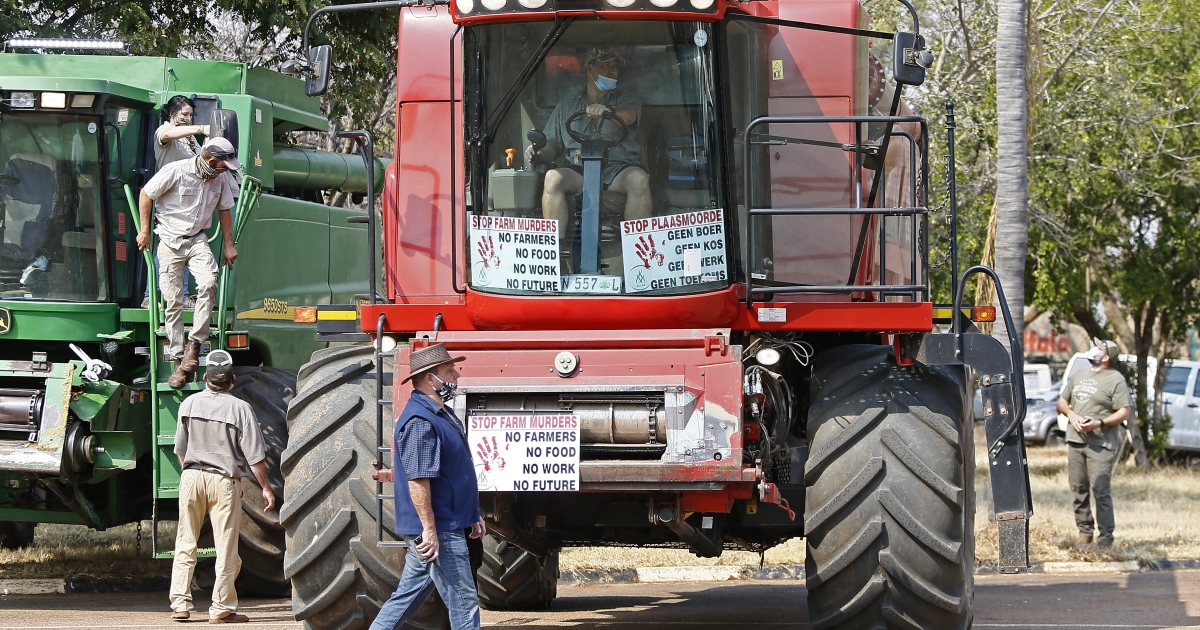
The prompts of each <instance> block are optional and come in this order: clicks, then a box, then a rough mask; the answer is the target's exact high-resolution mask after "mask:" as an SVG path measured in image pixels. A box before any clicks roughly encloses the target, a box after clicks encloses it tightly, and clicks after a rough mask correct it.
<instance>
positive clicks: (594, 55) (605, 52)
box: [583, 46, 625, 65]
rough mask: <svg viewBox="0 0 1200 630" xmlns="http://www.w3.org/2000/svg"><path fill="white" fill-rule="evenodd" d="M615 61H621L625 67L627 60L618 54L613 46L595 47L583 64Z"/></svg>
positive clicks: (588, 53)
mask: <svg viewBox="0 0 1200 630" xmlns="http://www.w3.org/2000/svg"><path fill="white" fill-rule="evenodd" d="M613 59H616V60H617V61H619V62H620V63H621V65H625V58H624V57H622V56H621V55H619V54H617V51H616V50H615V49H613V48H612V47H611V46H593V47H591V48H589V49H588V51H587V56H586V57H584V60H583V62H584V63H591V62H593V61H611V60H613Z"/></svg>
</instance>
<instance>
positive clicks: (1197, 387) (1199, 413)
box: [1168, 368, 1200, 449]
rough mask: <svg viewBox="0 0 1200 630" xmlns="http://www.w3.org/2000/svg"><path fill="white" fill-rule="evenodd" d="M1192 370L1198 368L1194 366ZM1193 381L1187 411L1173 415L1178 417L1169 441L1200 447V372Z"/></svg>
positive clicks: (1174, 443)
mask: <svg viewBox="0 0 1200 630" xmlns="http://www.w3.org/2000/svg"><path fill="white" fill-rule="evenodd" d="M1192 371H1193V372H1196V371H1197V370H1196V369H1194V368H1193V369H1192ZM1192 381H1193V383H1192V387H1191V389H1190V390H1188V391H1190V392H1191V395H1190V396H1188V399H1187V403H1186V409H1187V413H1182V414H1178V416H1175V415H1173V416H1172V417H1173V418H1174V417H1178V419H1177V420H1175V421H1174V424H1173V426H1172V427H1171V434H1170V436H1169V437H1168V442H1169V443H1171V444H1173V445H1175V446H1184V447H1188V448H1195V449H1200V374H1196V376H1195V377H1194V378H1193V379H1192Z"/></svg>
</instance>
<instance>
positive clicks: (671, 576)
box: [0, 559, 1200, 596]
mask: <svg viewBox="0 0 1200 630" xmlns="http://www.w3.org/2000/svg"><path fill="white" fill-rule="evenodd" d="M1187 569H1200V559H1190V560H1167V559H1163V560H1156V561H1154V562H1149V563H1146V564H1140V563H1139V562H1138V561H1136V560H1129V561H1126V562H1034V563H1033V566H1032V567H1030V571H1029V572H1030V573H1048V574H1078V573H1136V572H1139V571H1180V570H1187ZM998 573H999V572H998V571H997V570H996V565H995V564H983V565H979V566H977V567H975V575H997V574H998ZM734 580H750V581H774V580H804V565H802V564H774V565H772V564H768V565H765V566H761V567H760V566H757V565H713V566H681V567H640V568H637V569H571V570H567V571H562V572H560V573H559V577H558V583H559V584H560V585H562V586H593V585H603V584H654V583H664V582H728V581H734ZM170 586H171V579H170V578H167V577H148V578H131V577H110V578H100V577H94V576H91V575H80V576H76V577H73V578H68V579H49V580H43V579H12V580H5V579H0V596H4V595H61V594H75V593H81V594H82V593H154V592H166V591H167V590H169V589H170Z"/></svg>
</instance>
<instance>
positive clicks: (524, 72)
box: [471, 16, 575, 146]
mask: <svg viewBox="0 0 1200 630" xmlns="http://www.w3.org/2000/svg"><path fill="white" fill-rule="evenodd" d="M574 21H575V17H574V16H567V17H563V18H555V19H554V26H553V27H551V28H550V31H549V32H548V33H546V36H545V37H543V38H542V43H541V44H539V45H538V48H537V50H536V51H534V53H533V56H531V57H530V58H529V61H527V62H525V67H524V68H521V73H520V74H518V75H517V78H516V79H515V80H514V81H513V83H512V85H510V86H508V90H506V91H505V92H504V96H502V97H500V103H499V105H498V106H497V107H496V109H494V110H492V113H491V115H489V116H488V117H487V120H485V121H484V123H483V125H482V126H481V127H480V128H479V129H478V130H476V132H475V137H474V138H471V142H473V143H476V144H477V146H478V143H480V142H481V141H483V140H486V141H489V142H490V141H491V139H492V125H494V124H496V122H497V121H498V120H500V119H501V118H504V115H505V114H507V113H508V110H509V109H511V108H512V106H513V103H514V102H516V100H517V94H518V93H519V92H520V91H521V88H523V87H525V83H527V82H528V81H529V78H530V77H532V76H533V73H534V72H535V71H536V70H537V67H538V65H539V64H541V63H542V61H543V60H544V59H545V58H546V55H548V54H550V49H551V48H553V47H554V45H555V44H557V43H558V39H559V38H560V37H562V34H563V33H565V32H566V31H567V28H569V27H570V26H571V23H573V22H574ZM480 89H481V86H479V85H476V86H475V90H476V91H478V90H480ZM480 100H482V99H480Z"/></svg>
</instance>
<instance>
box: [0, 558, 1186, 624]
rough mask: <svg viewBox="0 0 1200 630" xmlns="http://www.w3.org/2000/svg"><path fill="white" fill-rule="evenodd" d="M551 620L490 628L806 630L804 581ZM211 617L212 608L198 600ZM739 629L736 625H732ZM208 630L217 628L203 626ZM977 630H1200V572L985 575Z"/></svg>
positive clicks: (109, 620)
mask: <svg viewBox="0 0 1200 630" xmlns="http://www.w3.org/2000/svg"><path fill="white" fill-rule="evenodd" d="M558 594H559V597H558V599H557V600H556V601H555V603H554V607H553V608H552V609H551V610H549V611H546V612H539V613H530V612H491V611H484V613H483V625H484V626H485V627H498V628H504V627H517V626H521V627H524V628H559V627H580V628H613V629H614V630H617V629H619V630H669V629H671V628H688V629H689V630H692V629H695V630H701V629H704V630H707V629H712V630H717V629H720V630H727V629H728V628H730V627H749V628H758V627H761V628H798V629H799V628H807V627H808V610H807V607H806V605H805V597H804V585H803V584H802V583H800V582H795V581H777V582H751V581H741V582H722V583H711V582H710V583H690V584H683V583H679V584H621V585H611V586H582V587H560V588H559V593H558ZM196 605H197V608H198V609H199V611H203V610H204V609H205V607H207V605H208V601H207V600H206V599H204V598H203V597H201V596H198V597H197V600H196ZM240 611H241V612H243V613H245V614H247V615H249V616H250V620H251V622H250V623H248V624H245V625H240V626H238V627H242V628H301V627H302V626H301V624H299V623H296V622H295V621H292V619H291V614H290V613H291V605H290V603H289V602H288V601H287V600H261V599H256V600H247V601H244V602H243V603H242V608H241V610H240ZM169 615H170V613H169V610H168V606H167V596H166V593H134V594H100V595H38V596H8V597H0V630H15V629H21V630H34V629H47V630H49V629H51V628H71V629H74V628H80V629H83V628H96V629H100V628H173V629H179V628H183V627H187V626H189V625H192V624H195V623H204V622H205V621H207V615H206V614H204V613H203V612H201V613H200V614H199V615H195V614H194V615H193V618H192V622H191V623H189V624H181V623H176V622H173V621H171V620H170V617H169ZM731 624H735V625H732V626H731ZM204 625H205V626H207V625H208V624H206V623H204ZM975 627H976V628H1006V629H1011V630H1023V629H1029V630H1034V629H1042V628H1064V629H1068V628H1111V629H1123V628H1200V571H1174V572H1147V573H1132V574H1123V575H1117V574H1109V575H1096V574H1091V575H1023V576H998V575H991V576H979V577H978V578H977V581H976V596H975Z"/></svg>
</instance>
